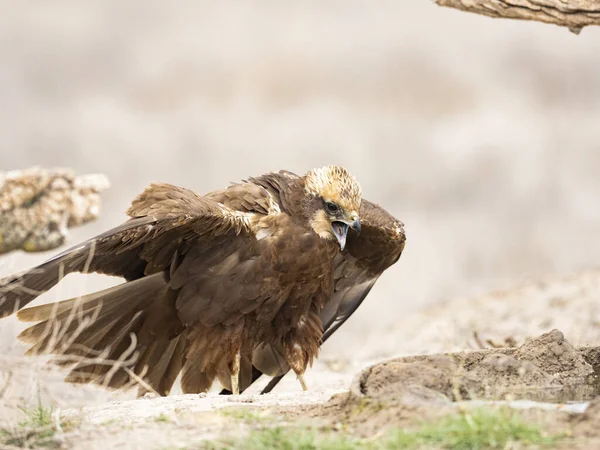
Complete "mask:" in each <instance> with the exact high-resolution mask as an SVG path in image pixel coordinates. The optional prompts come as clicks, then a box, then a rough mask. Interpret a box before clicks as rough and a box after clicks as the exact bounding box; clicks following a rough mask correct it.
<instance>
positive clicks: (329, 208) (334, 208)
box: [325, 202, 340, 213]
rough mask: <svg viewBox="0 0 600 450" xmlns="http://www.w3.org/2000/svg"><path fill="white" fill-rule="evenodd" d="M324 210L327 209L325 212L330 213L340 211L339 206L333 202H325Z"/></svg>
mask: <svg viewBox="0 0 600 450" xmlns="http://www.w3.org/2000/svg"><path fill="white" fill-rule="evenodd" d="M325 208H327V211H329V212H330V213H334V212H337V211H338V210H339V209H340V208H339V206H338V205H336V204H335V203H333V202H325Z"/></svg>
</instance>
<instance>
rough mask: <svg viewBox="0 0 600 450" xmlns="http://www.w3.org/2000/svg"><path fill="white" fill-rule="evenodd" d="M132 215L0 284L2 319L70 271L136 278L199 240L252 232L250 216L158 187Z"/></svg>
mask: <svg viewBox="0 0 600 450" xmlns="http://www.w3.org/2000/svg"><path fill="white" fill-rule="evenodd" d="M127 212H128V214H129V215H130V216H131V217H132V218H131V219H130V220H129V221H127V222H125V223H124V224H122V225H120V226H118V227H116V228H113V229H112V230H109V231H107V232H105V233H103V234H101V235H99V236H97V237H95V238H93V239H90V240H88V241H86V242H84V243H83V244H81V245H78V246H75V247H72V248H70V249H68V250H66V251H65V252H63V253H61V254H59V255H57V256H55V257H54V258H51V259H50V260H48V261H46V262H45V263H43V264H41V265H40V266H38V267H36V268H34V269H31V270H29V271H27V272H24V273H22V274H19V275H17V276H12V277H9V278H7V279H4V280H0V318H1V317H5V316H7V315H10V314H12V313H14V312H15V311H17V310H19V309H21V308H22V307H23V306H25V305H27V304H28V303H29V302H31V301H32V300H33V299H35V298H36V297H37V296H39V295H40V294H42V293H43V292H45V291H47V290H49V289H50V288H52V287H53V286H54V285H55V284H56V283H58V282H59V281H60V279H61V278H62V277H63V276H64V275H67V274H69V273H71V272H85V273H91V272H97V273H103V274H108V275H115V276H121V277H124V278H125V279H126V280H128V281H129V280H134V279H138V278H141V277H143V276H145V275H148V274H151V273H156V272H159V271H162V270H165V269H166V268H168V267H169V266H170V265H171V263H172V262H173V261H174V260H175V259H178V258H182V257H183V255H185V254H186V253H187V252H188V251H189V249H190V248H191V247H192V243H193V242H195V241H197V240H198V239H202V238H204V239H207V238H210V239H213V240H214V239H218V238H219V237H221V236H225V235H226V234H227V235H231V234H234V235H239V234H244V233H245V234H248V233H249V232H250V229H249V223H248V216H247V214H244V213H240V212H237V211H234V210H232V209H230V208H227V207H225V206H223V205H221V204H219V203H218V202H216V201H214V200H212V199H209V198H204V197H200V196H199V195H197V194H196V193H194V192H192V191H190V190H188V189H184V188H179V187H176V186H172V185H168V184H154V185H151V186H150V187H149V188H148V189H146V190H145V191H144V192H143V193H142V194H140V195H139V196H138V197H137V198H136V199H135V200H134V201H133V203H132V205H131V207H130V208H129V210H128V211H127Z"/></svg>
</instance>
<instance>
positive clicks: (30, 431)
mask: <svg viewBox="0 0 600 450" xmlns="http://www.w3.org/2000/svg"><path fill="white" fill-rule="evenodd" d="M21 410H22V411H23V413H24V414H25V418H24V419H23V420H21V421H20V422H18V423H17V424H16V425H13V426H11V427H6V428H0V447H2V446H10V447H19V448H37V447H45V448H58V447H60V443H59V441H58V440H57V439H56V436H55V435H56V433H57V431H58V430H57V429H56V426H55V424H54V420H53V417H52V413H53V409H52V408H50V407H45V406H43V405H41V404H38V406H36V407H33V408H21ZM72 426H73V424H72V423H70V422H62V423H61V427H62V428H72Z"/></svg>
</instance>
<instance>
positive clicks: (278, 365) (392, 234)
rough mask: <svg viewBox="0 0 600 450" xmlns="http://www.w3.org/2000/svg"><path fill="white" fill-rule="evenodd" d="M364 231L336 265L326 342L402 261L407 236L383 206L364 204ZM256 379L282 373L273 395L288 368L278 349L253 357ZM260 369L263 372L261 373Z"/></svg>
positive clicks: (324, 316)
mask: <svg viewBox="0 0 600 450" xmlns="http://www.w3.org/2000/svg"><path fill="white" fill-rule="evenodd" d="M359 215H360V218H361V225H362V231H361V233H360V235H359V236H357V235H356V234H355V233H354V232H352V231H351V233H353V234H351V235H350V236H349V237H348V242H347V246H346V249H345V250H344V252H342V253H340V254H339V255H338V257H337V258H336V260H335V262H334V264H335V268H334V279H335V290H334V294H333V296H332V298H331V300H330V302H329V303H328V304H327V305H326V307H325V309H324V310H323V311H322V312H321V319H322V321H323V325H324V334H323V338H322V342H325V341H326V340H327V339H328V338H329V337H330V336H331V335H332V334H333V333H334V332H335V331H336V330H337V329H338V328H339V327H340V326H342V325H343V324H344V322H345V321H346V320H347V319H348V318H349V317H350V316H351V315H352V314H353V313H354V311H356V309H357V308H358V307H359V306H360V305H361V303H362V302H363V300H364V299H365V297H366V296H367V294H368V293H369V292H370V290H371V288H372V287H373V285H374V284H375V282H376V281H377V279H378V278H379V276H380V275H381V274H382V273H383V272H384V271H385V270H386V269H387V268H388V267H390V266H391V265H392V264H394V263H395V262H396V261H398V259H399V258H400V255H401V254H402V250H403V249H404V244H405V241H406V236H405V234H404V225H403V224H402V222H400V221H399V220H397V219H395V218H394V217H392V216H391V215H390V214H389V213H388V212H387V211H385V210H384V209H383V208H381V207H380V206H378V205H376V204H374V203H371V202H369V201H367V200H363V202H362V205H361V210H360V213H359ZM254 359H255V361H254V362H255V365H256V366H257V368H255V369H254V372H253V378H254V380H256V379H257V378H258V377H260V376H261V372H267V373H271V374H275V373H279V375H278V376H276V377H275V378H273V379H272V380H271V382H270V383H269V384H268V385H267V387H265V389H264V390H263V393H267V392H270V391H271V390H272V389H273V388H274V387H275V386H276V385H277V383H278V382H279V381H280V380H281V378H283V376H284V375H285V374H286V373H287V372H288V371H289V368H288V367H287V365H286V364H285V362H283V360H282V358H281V352H280V351H278V349H274V348H266V347H263V348H262V349H261V351H259V352H256V353H255V355H254ZM258 369H263V370H262V371H261V370H258Z"/></svg>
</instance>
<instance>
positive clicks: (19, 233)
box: [0, 167, 109, 254]
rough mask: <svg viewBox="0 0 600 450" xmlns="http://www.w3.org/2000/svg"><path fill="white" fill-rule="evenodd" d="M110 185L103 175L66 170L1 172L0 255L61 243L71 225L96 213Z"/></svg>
mask: <svg viewBox="0 0 600 450" xmlns="http://www.w3.org/2000/svg"><path fill="white" fill-rule="evenodd" d="M108 186H109V183H108V179H107V178H106V177H105V176H104V175H83V176H75V175H74V174H73V172H71V171H69V170H66V169H41V168H39V167H34V168H31V169H27V170H17V171H13V172H7V173H2V172H0V254H2V253H8V252H10V251H12V250H18V249H22V250H25V251H28V252H37V251H44V250H50V249H52V248H55V247H58V246H60V245H62V244H63V243H64V242H65V241H66V238H67V234H68V232H67V228H68V227H72V226H77V225H81V224H84V223H86V222H89V221H91V220H94V219H96V218H97V217H98V214H99V213H100V194H99V193H100V192H101V191H103V190H104V189H106V188H108Z"/></svg>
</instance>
